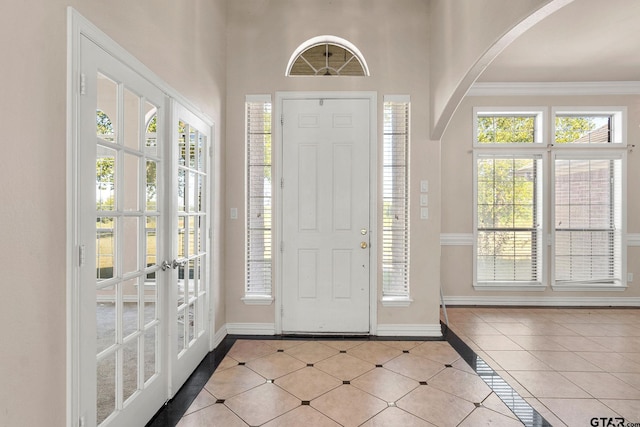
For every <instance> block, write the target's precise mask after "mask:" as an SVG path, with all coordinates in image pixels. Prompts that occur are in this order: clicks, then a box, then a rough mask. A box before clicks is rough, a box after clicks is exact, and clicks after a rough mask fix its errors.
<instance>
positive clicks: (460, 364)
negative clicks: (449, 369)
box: [451, 358, 476, 374]
mask: <svg viewBox="0 0 640 427" xmlns="http://www.w3.org/2000/svg"><path fill="white" fill-rule="evenodd" d="M451 366H453V367H454V368H456V369H460V370H461V371H464V372H467V373H469V374H475V373H476V371H474V370H473V369H472V368H471V366H469V364H468V363H467V362H466V361H465V360H464V359H462V358H460V359H458V360H456V361H455V362H453V363H452V364H451Z"/></svg>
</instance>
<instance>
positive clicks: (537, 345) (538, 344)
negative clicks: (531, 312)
mask: <svg viewBox="0 0 640 427" xmlns="http://www.w3.org/2000/svg"><path fill="white" fill-rule="evenodd" d="M509 339H510V340H511V341H513V342H515V343H516V344H518V345H519V346H520V347H521V348H522V349H523V350H528V351H531V350H538V351H568V350H567V349H566V348H565V347H563V346H561V345H560V344H558V343H557V342H554V341H551V340H550V339H549V337H546V336H538V335H527V336H509ZM494 350H500V349H494Z"/></svg>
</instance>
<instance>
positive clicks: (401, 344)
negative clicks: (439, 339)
mask: <svg viewBox="0 0 640 427" xmlns="http://www.w3.org/2000/svg"><path fill="white" fill-rule="evenodd" d="M423 342H424V341H379V343H380V344H384V345H387V346H389V347H391V348H397V349H398V350H402V351H404V350H411V349H412V348H414V347H416V346H418V345H420V344H422V343H423Z"/></svg>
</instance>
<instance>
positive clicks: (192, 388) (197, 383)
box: [146, 324, 551, 427]
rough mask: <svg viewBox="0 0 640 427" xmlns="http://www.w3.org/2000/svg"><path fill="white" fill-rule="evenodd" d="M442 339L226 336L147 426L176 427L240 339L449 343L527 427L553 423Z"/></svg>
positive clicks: (453, 339) (454, 342) (455, 343)
mask: <svg viewBox="0 0 640 427" xmlns="http://www.w3.org/2000/svg"><path fill="white" fill-rule="evenodd" d="M442 331H443V337H442V338H431V337H378V336H370V335H340V336H327V335H304V336H300V335H291V336H288V335H277V336H261V335H227V336H226V337H225V338H224V339H223V340H222V342H221V343H220V344H219V345H218V347H216V349H215V350H213V351H212V352H210V353H209V354H207V355H206V356H205V358H204V359H203V360H202V362H201V363H200V365H198V367H197V368H196V370H195V371H194V372H193V374H191V376H190V377H189V378H188V379H187V381H186V382H185V384H184V385H183V386H182V387H181V388H180V390H178V392H177V393H176V395H175V396H174V397H173V399H171V400H169V401H168V402H167V403H165V405H164V406H163V407H162V408H160V410H159V411H158V412H157V413H156V414H155V415H154V417H153V418H152V419H151V421H149V422H148V423H147V425H146V427H173V426H175V425H176V424H178V422H180V419H181V418H182V417H183V415H184V414H185V412H187V410H188V409H189V406H191V403H193V401H194V400H195V398H196V397H197V396H198V394H199V393H200V391H202V389H203V388H204V386H205V384H206V383H207V381H208V380H209V378H210V377H211V375H213V372H214V371H215V370H216V368H217V367H218V365H219V364H220V362H221V361H222V359H224V358H225V356H226V355H227V353H228V352H229V350H230V349H231V347H232V346H233V344H234V343H235V342H236V340H238V339H244V340H269V341H277V340H287V341H292V340H299V341H309V340H317V341H339V340H349V341H354V340H355V341H447V342H449V344H450V345H451V346H452V347H453V348H454V349H455V350H456V351H457V352H458V354H460V356H461V357H462V359H464V361H465V362H467V363H468V364H469V366H471V368H472V369H473V370H474V371H475V372H476V373H477V374H478V375H479V376H480V378H482V379H483V380H484V381H485V382H486V383H487V385H489V387H490V388H491V389H492V390H493V391H494V392H495V393H496V395H498V397H500V399H501V400H502V401H503V402H504V403H505V404H506V405H507V407H508V408H509V409H511V411H512V412H513V413H514V414H515V415H516V416H517V417H518V418H519V419H520V421H522V422H523V423H524V425H525V426H527V427H550V426H551V424H549V423H548V422H547V420H545V419H544V417H543V416H542V415H540V413H539V412H538V411H536V410H535V409H533V407H531V405H529V404H528V403H527V402H526V401H525V400H524V399H523V398H522V397H521V396H520V395H519V394H518V393H517V392H516V391H515V390H514V389H513V388H512V387H511V386H509V384H507V382H506V381H504V380H503V379H502V378H501V377H500V376H499V375H498V374H497V373H496V372H495V371H494V370H493V369H491V368H490V367H489V365H487V363H486V362H485V361H484V360H482V358H480V357H479V356H478V355H477V354H476V353H475V352H474V351H473V350H471V348H470V347H469V346H468V345H467V344H465V343H464V342H463V341H462V340H461V339H460V338H459V337H458V336H457V335H456V334H455V333H454V332H453V331H451V330H450V329H449V328H448V327H447V326H446V325H444V324H443V325H442Z"/></svg>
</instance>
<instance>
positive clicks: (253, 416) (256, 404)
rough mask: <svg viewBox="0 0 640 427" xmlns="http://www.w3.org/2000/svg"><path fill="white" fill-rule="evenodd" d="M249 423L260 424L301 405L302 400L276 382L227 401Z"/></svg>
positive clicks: (230, 407)
mask: <svg viewBox="0 0 640 427" xmlns="http://www.w3.org/2000/svg"><path fill="white" fill-rule="evenodd" d="M225 405H226V406H227V407H229V409H231V410H232V411H233V412H235V413H236V414H238V416H239V417H240V418H242V419H243V420H244V421H245V422H246V423H247V424H249V425H251V426H258V425H261V424H264V423H266V422H267V421H270V420H272V419H274V418H276V417H279V416H280V415H282V414H284V413H286V412H289V411H290V410H292V409H294V408H296V407H298V406H300V400H299V399H297V398H295V397H294V396H292V395H291V394H289V393H287V392H286V391H284V390H283V389H281V388H280V387H278V386H277V385H274V384H263V385H261V386H259V387H256V388H254V389H251V390H249V391H247V392H244V393H242V394H238V395H236V396H234V397H232V398H231V399H228V400H227V401H225Z"/></svg>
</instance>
